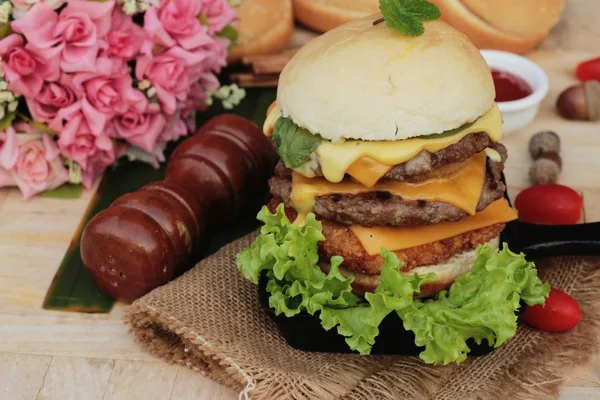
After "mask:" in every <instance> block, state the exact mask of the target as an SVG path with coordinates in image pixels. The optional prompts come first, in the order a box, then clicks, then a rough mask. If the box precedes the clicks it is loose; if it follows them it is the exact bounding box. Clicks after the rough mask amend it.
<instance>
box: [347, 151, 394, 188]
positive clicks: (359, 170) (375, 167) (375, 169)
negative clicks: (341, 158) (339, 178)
mask: <svg viewBox="0 0 600 400" xmlns="http://www.w3.org/2000/svg"><path fill="white" fill-rule="evenodd" d="M392 168H394V167H390V166H389V165H383V164H381V163H380V162H377V161H375V160H373V159H372V158H370V157H361V158H359V159H358V160H356V161H355V162H353V163H352V165H350V167H348V171H346V173H347V174H348V175H350V176H351V177H353V178H354V179H356V180H357V181H359V182H360V183H362V184H363V185H364V186H366V187H369V188H370V187H373V186H375V184H376V183H377V182H378V181H379V180H380V179H381V178H383V176H384V175H385V174H387V173H388V172H390V170H391V169H392Z"/></svg>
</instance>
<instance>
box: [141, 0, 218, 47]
mask: <svg viewBox="0 0 600 400" xmlns="http://www.w3.org/2000/svg"><path fill="white" fill-rule="evenodd" d="M200 6H201V2H200V1H197V0H162V1H161V3H160V7H149V8H148V10H146V13H145V15H144V29H145V30H146V32H147V34H148V38H149V41H148V42H146V46H145V53H147V54H150V52H151V50H152V47H153V46H154V43H158V44H160V45H163V46H165V47H173V46H175V45H176V44H178V45H179V46H181V47H183V48H184V49H186V50H191V49H194V48H197V47H199V46H202V45H205V44H208V43H210V42H212V40H213V39H212V37H211V36H210V35H209V33H208V32H209V30H208V28H207V27H206V26H203V25H202V24H201V23H200V21H199V20H198V14H199V13H200Z"/></svg>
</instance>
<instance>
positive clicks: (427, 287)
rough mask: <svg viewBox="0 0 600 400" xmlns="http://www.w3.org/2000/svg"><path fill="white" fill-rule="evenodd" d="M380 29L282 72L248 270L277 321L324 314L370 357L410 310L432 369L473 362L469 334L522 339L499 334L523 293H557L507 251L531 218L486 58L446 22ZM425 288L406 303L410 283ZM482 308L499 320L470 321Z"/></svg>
mask: <svg viewBox="0 0 600 400" xmlns="http://www.w3.org/2000/svg"><path fill="white" fill-rule="evenodd" d="M376 19H377V16H371V17H367V18H363V19H360V20H356V21H353V22H350V23H348V24H345V25H343V26H341V27H339V28H336V29H334V30H331V31H329V32H328V33H326V34H324V35H322V36H320V37H318V38H316V39H314V40H312V41H311V42H309V43H308V44H307V45H305V46H304V47H303V48H302V49H301V50H300V51H299V52H298V53H297V54H296V55H295V57H294V58H293V59H292V60H291V61H290V62H289V63H288V64H287V66H286V67H285V69H284V70H283V72H282V74H281V77H280V81H279V86H278V92H277V100H276V102H275V103H274V104H273V105H272V106H271V107H270V109H269V111H268V115H267V118H266V121H265V124H264V133H265V134H266V135H268V136H271V137H272V138H273V141H274V143H275V145H276V147H277V151H278V154H279V155H280V157H281V160H280V161H279V163H278V164H277V166H276V168H275V175H274V176H273V177H272V178H271V180H270V181H269V186H270V192H271V194H272V199H271V201H270V203H269V204H268V211H267V210H263V212H262V213H263V214H262V217H260V219H261V220H262V221H263V222H265V227H264V228H263V230H262V231H261V235H260V236H259V237H258V239H257V240H256V241H255V243H254V244H253V245H252V247H251V248H250V249H248V250H247V251H245V252H243V253H241V254H240V256H239V257H238V268H239V269H240V270H241V271H242V272H243V273H244V275H245V276H246V277H247V278H249V279H250V280H252V281H254V282H255V283H256V282H257V276H258V274H259V273H263V272H264V271H266V273H267V276H268V277H269V279H270V282H269V285H268V286H267V290H269V292H270V293H271V300H270V305H271V306H272V307H274V308H275V309H276V312H278V313H285V315H286V316H292V315H294V314H295V313H297V312H299V311H308V312H309V313H312V314H316V313H317V312H320V314H319V315H320V318H321V321H322V323H323V326H324V327H325V328H326V329H331V328H332V327H333V326H335V325H339V327H338V332H339V333H340V334H342V335H344V336H347V337H349V338H348V339H347V342H348V343H349V345H350V347H351V348H353V349H355V350H358V351H360V352H361V353H366V352H368V351H369V348H370V346H371V345H372V344H373V343H372V342H373V340H374V337H373V335H376V334H377V332H378V331H377V324H378V323H379V322H380V321H381V319H382V315H383V316H385V313H386V312H392V311H396V312H398V313H399V315H400V317H401V318H403V321H404V326H405V327H406V328H407V329H408V328H410V329H413V330H414V331H415V334H416V337H417V341H419V344H420V345H425V347H427V346H429V345H430V348H428V349H429V350H428V351H431V353H429V354H428V355H426V356H425V357H424V360H426V361H428V362H434V363H438V362H441V363H447V362H450V361H460V360H462V358H461V357H462V356H463V355H464V352H466V350H465V346H466V345H465V344H464V343H465V340H466V339H467V338H469V337H472V338H475V340H476V341H477V340H481V338H482V337H484V338H487V339H488V341H489V342H490V343H494V341H495V340H496V338H502V339H497V340H498V342H496V344H498V343H501V342H503V341H504V340H505V339H506V336H508V337H510V336H512V334H514V331H513V332H512V333H511V334H510V335H509V334H507V333H506V332H504V333H499V332H498V331H497V330H495V329H496V328H497V327H498V326H505V325H502V324H504V323H506V324H508V325H506V326H511V327H513V326H514V329H516V316H515V315H514V311H515V309H516V308H518V298H519V297H518V296H521V298H527V300H528V301H530V302H533V303H535V302H543V292H544V290H547V288H546V287H545V286H543V285H542V284H541V282H540V281H539V279H538V278H537V275H536V270H535V267H534V266H533V264H532V263H527V262H526V261H525V259H524V258H523V255H520V256H519V255H515V254H513V253H510V251H509V250H508V249H506V248H505V249H503V250H499V249H498V248H499V235H500V233H501V232H502V230H503V228H504V227H505V224H506V223H507V222H509V221H512V220H514V219H516V218H517V214H516V212H515V211H514V210H513V209H512V208H511V207H510V206H509V204H508V202H507V201H506V200H505V198H504V193H505V189H506V188H505V186H504V184H503V182H502V180H501V175H502V170H503V168H504V162H505V160H506V158H507V152H506V148H505V147H504V146H503V145H502V144H500V139H501V138H502V117H501V114H500V112H499V110H498V107H497V105H496V104H495V102H494V97H495V90H494V83H493V80H492V76H491V73H490V70H489V67H488V66H487V64H486V62H485V61H484V59H483V58H482V56H481V55H480V52H479V51H478V50H477V48H476V47H475V46H474V45H473V44H472V43H471V42H470V41H469V40H468V39H467V37H466V36H465V35H463V34H462V33H459V32H457V31H456V30H454V29H453V28H451V27H450V26H449V25H447V24H446V23H444V22H441V21H430V22H426V23H425V24H424V27H425V31H424V33H423V34H422V35H421V36H417V37H410V36H406V35H402V34H401V33H399V32H396V31H394V30H392V29H391V28H389V27H387V26H386V25H385V24H374V23H373V22H374V21H375V20H376ZM282 210H283V211H284V212H285V216H286V217H287V218H281V220H278V221H279V222H273V221H274V220H277V218H279V217H277V214H281V213H282ZM267 214H269V215H270V216H269V217H267V216H266V215H267ZM311 238H313V241H312V242H311V241H310V240H311ZM307 243H308V244H307ZM311 246H313V247H312V248H311ZM482 248H483V249H485V250H483V251H481V249H482ZM313 252H314V254H313ZM481 253H485V254H487V255H486V256H482V254H481ZM340 257H341V258H340ZM342 259H343V261H342ZM492 259H493V260H492ZM394 260H396V261H399V262H398V263H397V264H396V265H398V266H399V269H395V270H394V268H395V267H390V265H393V264H395V263H396V261H394ZM340 262H341V264H340ZM513 262H514V263H513ZM486 263H487V264H486ZM334 264H335V265H334ZM509 264H510V265H511V266H510V267H509V266H508V265H509ZM474 265H475V266H476V267H474ZM471 269H473V272H472V273H471V272H470V271H471ZM332 270H333V271H332ZM515 271H520V272H518V273H517V272H515ZM397 273H399V274H401V276H400V277H394V274H397ZM469 274H471V275H469ZM474 274H475V275H474ZM467 275H469V277H467ZM492 275H493V276H492ZM402 276H404V277H405V278H402ZM424 276H427V277H428V278H427V279H425V280H423V281H422V282H419V283H418V284H417V283H415V281H411V282H412V283H411V284H410V285H413V286H414V287H415V288H416V289H415V292H414V296H413V292H412V291H411V292H410V299H409V300H407V299H406V298H402V296H403V295H404V294H405V291H406V290H407V289H406V287H407V286H406V282H408V279H416V278H414V277H424ZM517 276H519V277H520V278H517ZM411 277H412V278H411ZM460 277H463V278H464V279H463V282H458V280H459V279H460ZM524 277H527V279H525V278H524ZM404 279H406V281H404ZM384 280H385V282H384ZM513 280H517V281H519V283H516V282H513ZM455 281H456V284H454V287H453V283H454V282H455ZM332 282H336V283H335V284H333V283H332ZM402 282H404V283H402ZM526 282H529V283H530V284H529V283H526ZM344 285H349V286H348V292H351V293H346V292H344V290H343V289H340V287H343V286H344ZM395 285H396V286H398V287H396V286H395ZM410 285H409V286H408V287H409V288H410V287H413V286H410ZM419 285H420V288H419ZM520 285H521V286H520ZM399 286H402V288H400V287H399ZM459 287H460V288H463V287H468V288H469V289H468V291H469V292H468V293H465V292H464V290H463V289H458V288H459ZM447 289H449V291H446V290H447ZM528 290H532V291H534V292H536V293H537V294H536V295H532V294H531V293H529V292H528ZM442 291H443V293H440V292H442ZM460 291H462V292H463V293H459V292H460ZM486 291H487V292H486ZM492 291H494V294H492ZM513 295H514V296H517V297H516V298H517V301H516V303H515V300H514V299H515V298H514V297H513ZM378 296H379V297H378ZM377 297H378V298H379V300H376V298H377ZM399 298H402V300H401V301H400V300H398V299H399ZM413 298H414V299H416V300H414V301H415V302H416V303H415V304H410V305H406V304H408V303H410V302H411V301H413ZM440 298H441V299H442V300H441V301H440V302H439V304H438V305H435V304H434V303H435V302H436V301H438V299H440ZM448 298H450V303H448V300H447V299H448ZM497 298H500V299H502V300H501V301H500V302H498V301H496V302H495V303H493V304H490V299H497ZM390 299H395V300H394V301H392V300H390ZM444 299H445V300H444ZM395 301H397V302H395ZM407 301H408V303H407ZM432 302H433V303H432ZM400 304H404V305H402V306H400ZM432 304H433V305H432ZM507 304H511V307H514V308H513V309H512V310H513V312H508V313H507V311H506V310H507V308H506V307H505V306H506V305H507ZM383 305H385V306H383ZM438 306H439V307H441V308H443V309H444V310H446V311H444V312H439V307H438ZM366 307H369V308H368V311H367V308H366ZM382 307H383V308H384V309H385V307H391V308H390V309H389V310H388V309H385V312H383V314H382V311H381V310H382ZM494 307H500V308H501V309H502V310H503V311H494V309H493V308H494ZM508 309H510V307H509V308H508ZM436 310H438V311H436ZM469 310H470V311H469ZM475 310H477V311H481V312H484V313H485V312H489V313H490V315H489V316H487V317H486V316H482V318H481V320H477V321H474V320H471V319H470V318H471V316H472V315H473V313H474V312H475ZM450 315H452V316H450ZM500 315H503V317H502V318H504V319H502V321H503V322H502V323H499V322H498V321H497V320H498V318H500V317H499V316H500ZM440 318H441V319H440ZM444 318H446V319H444ZM466 320H468V321H466ZM492 320H493V321H496V322H494V323H493V324H492V325H493V326H491V327H488V326H484V325H485V324H486V323H487V322H485V321H488V322H491V321H492ZM432 321H433V322H432ZM457 321H461V322H460V323H458V322H457ZM497 322H498V323H497ZM436 324H437V325H436ZM494 324H495V325H494ZM455 325H456V326H455ZM467 326H468V327H470V328H469V329H466V328H465V327H467ZM373 327H374V328H375V329H372V328H373ZM495 327H496V328H495ZM438 328H439V329H438ZM427 329H430V330H429V331H428V330H427ZM511 329H512V328H511ZM446 330H448V333H444V334H441V333H440V332H446ZM469 335H471V336H469ZM480 335H482V336H480ZM435 341H438V342H435ZM439 341H442V342H443V344H440V343H439ZM434 342H435V343H434ZM436 343H437V344H436ZM449 343H452V345H450V344H449ZM453 346H456V347H453ZM448 348H451V349H452V350H451V351H450V350H448V352H445V351H446V350H445V349H448ZM457 349H459V350H457Z"/></svg>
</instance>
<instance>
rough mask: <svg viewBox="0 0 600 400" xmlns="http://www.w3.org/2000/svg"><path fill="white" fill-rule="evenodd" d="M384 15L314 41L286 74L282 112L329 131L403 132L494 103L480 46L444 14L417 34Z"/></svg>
mask: <svg viewBox="0 0 600 400" xmlns="http://www.w3.org/2000/svg"><path fill="white" fill-rule="evenodd" d="M378 17H380V15H372V16H369V17H367V18H363V19H360V20H357V21H353V22H349V23H347V24H345V25H343V26H341V27H339V28H336V29H334V30H331V31H329V32H327V33H325V34H323V35H321V36H319V37H317V38H316V39H313V40H312V41H310V42H309V43H307V44H306V45H305V46H304V47H303V48H302V49H300V51H299V52H298V53H297V54H296V55H295V56H294V57H293V58H292V59H291V60H290V61H289V62H288V64H287V65H286V67H285V68H284V70H283V72H282V73H281V76H280V78H279V87H278V92H277V105H278V106H279V108H280V109H281V111H282V113H283V116H285V117H290V118H291V119H292V120H293V121H294V122H295V123H296V124H298V125H299V126H301V127H304V128H306V129H308V130H309V131H310V132H312V133H315V134H319V135H321V136H322V137H324V138H326V139H330V140H333V141H339V140H343V139H348V138H350V139H361V140H400V139H406V138H410V137H415V136H421V135H429V134H433V133H440V132H443V131H447V130H450V129H454V128H457V127H459V126H461V125H463V124H465V123H467V122H472V121H474V120H476V119H477V118H479V117H480V116H481V115H483V114H485V113H486V112H487V111H488V110H490V108H491V107H492V106H493V105H494V97H495V91H494V82H493V80H492V76H491V73H490V70H489V67H488V66H487V64H486V62H485V60H484V59H483V57H482V56H481V54H480V53H479V50H477V48H476V47H475V46H473V44H472V43H471V42H470V41H469V40H468V39H467V37H466V36H465V35H463V34H462V33H459V32H457V31H456V30H454V29H453V28H452V27H450V26H449V25H447V24H446V23H444V22H442V21H432V22H426V23H425V33H424V34H423V35H422V36H418V37H409V36H405V35H402V34H400V33H398V32H396V31H394V30H392V29H390V28H388V27H387V26H386V25H385V24H378V25H376V26H374V25H373V21H374V20H376V19H377V18H378Z"/></svg>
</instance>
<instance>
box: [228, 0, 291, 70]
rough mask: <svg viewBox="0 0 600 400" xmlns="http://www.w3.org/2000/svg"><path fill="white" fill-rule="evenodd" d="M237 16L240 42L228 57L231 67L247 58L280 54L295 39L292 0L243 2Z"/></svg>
mask: <svg viewBox="0 0 600 400" xmlns="http://www.w3.org/2000/svg"><path fill="white" fill-rule="evenodd" d="M235 12H236V13H237V14H238V16H239V21H238V23H237V25H236V27H235V28H236V29H237V31H238V40H237V44H236V46H235V47H234V48H233V49H231V51H230V52H229V55H228V57H227V60H228V62H229V63H235V62H238V61H240V60H241V59H242V57H245V56H253V55H259V54H274V53H279V52H280V51H282V50H283V49H285V47H286V46H287V44H288V43H289V41H290V39H291V38H292V33H293V31H294V15H293V11H292V0H244V1H242V3H241V4H240V5H239V6H238V7H236V8H235Z"/></svg>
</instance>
